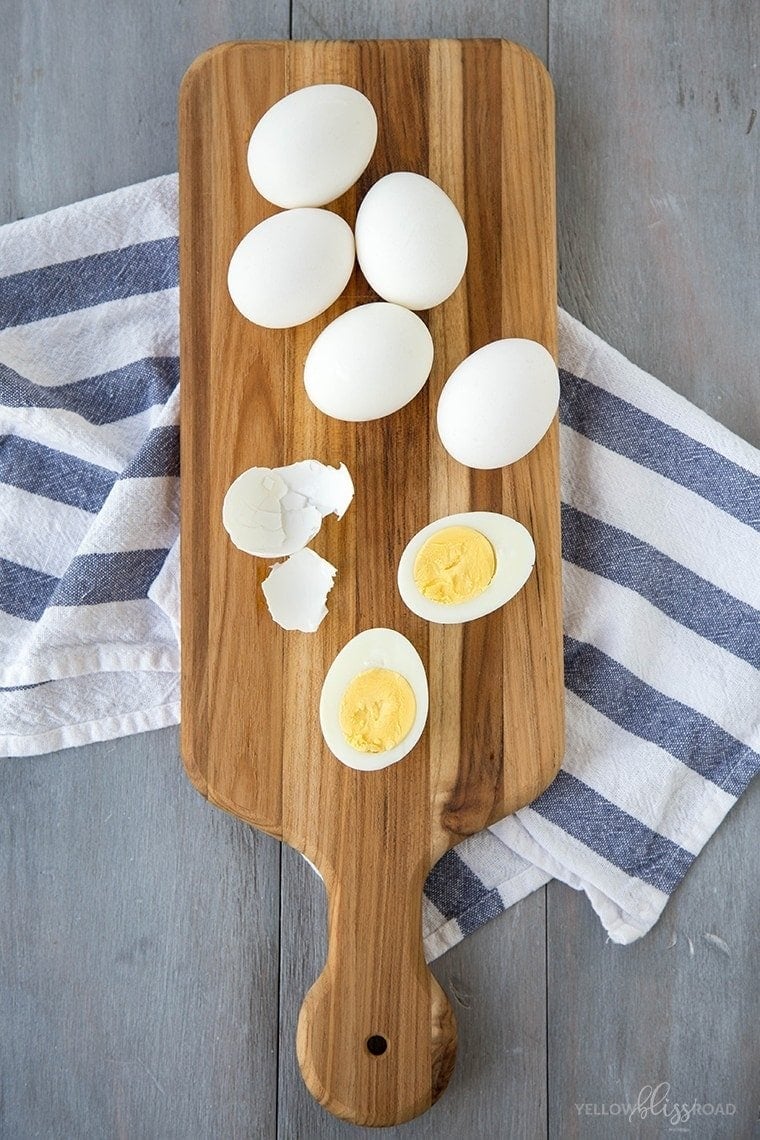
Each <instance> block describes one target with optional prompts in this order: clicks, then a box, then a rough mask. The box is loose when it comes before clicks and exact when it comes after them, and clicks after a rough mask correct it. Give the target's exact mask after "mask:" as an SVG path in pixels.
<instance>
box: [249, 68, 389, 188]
mask: <svg viewBox="0 0 760 1140" xmlns="http://www.w3.org/2000/svg"><path fill="white" fill-rule="evenodd" d="M376 142H377V115H376V114H375V110H374V108H373V106H372V104H371V103H370V101H369V99H367V98H366V96H364V95H362V93H361V91H357V90H356V89H355V88H353V87H346V86H345V85H344V84H342V83H317V84H314V85H313V86H311V87H301V88H299V90H297V91H292V92H291V93H290V94H289V95H286V96H285V98H284V99H280V100H279V102H277V103H275V104H274V106H272V107H270V108H269V110H268V111H267V112H266V114H265V115H264V116H263V117H262V118H261V119H259V121H258V123H257V124H256V127H255V128H254V131H253V134H252V135H251V141H250V143H249V145H248V170H249V172H250V175H251V180H252V182H253V184H254V186H255V187H256V189H257V190H258V191H259V193H260V194H262V195H263V196H264V197H265V198H266V199H267V200H268V201H269V202H274V204H275V205H276V206H284V207H285V208H286V209H292V208H293V207H294V206H324V205H326V203H327V202H332V200H333V199H334V198H337V197H338V196H339V195H340V194H343V193H344V192H345V191H346V190H348V189H349V187H350V186H353V184H354V182H356V180H357V178H358V177H359V176H360V175H361V174H362V172H363V171H364V169H365V167H366V166H367V163H368V162H369V160H370V159H371V158H372V154H373V152H374V149H375V143H376Z"/></svg>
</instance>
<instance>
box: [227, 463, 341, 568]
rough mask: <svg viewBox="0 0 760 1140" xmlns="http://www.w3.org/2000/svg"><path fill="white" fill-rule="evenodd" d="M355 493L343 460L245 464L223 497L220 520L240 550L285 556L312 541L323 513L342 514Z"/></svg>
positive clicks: (325, 514) (256, 554)
mask: <svg viewBox="0 0 760 1140" xmlns="http://www.w3.org/2000/svg"><path fill="white" fill-rule="evenodd" d="M353 496H354V485H353V482H352V480H351V476H350V474H349V473H348V470H347V469H346V467H345V466H344V465H343V464H341V465H340V467H338V468H336V467H328V466H327V465H326V464H324V463H320V462H319V461H318V460H316V459H305V460H302V461H301V462H299V463H291V464H290V465H289V466H287V467H273V468H269V467H249V468H248V470H247V471H243V473H242V474H241V475H238V477H237V479H235V480H234V482H233V483H231V484H230V486H229V488H228V490H227V493H226V495H225V496H224V503H223V505H222V522H223V524H224V528H225V530H226V531H227V533H228V534H229V536H230V538H231V539H232V541H233V543H234V544H235V546H237V547H238V549H239V550H242V551H243V552H244V553H246V554H252V555H253V556H254V557H259V558H268V557H269V558H271V557H275V558H284V557H286V556H287V555H289V554H294V553H295V552H296V551H297V550H300V549H301V548H302V547H304V546H306V544H307V543H308V542H311V540H312V539H313V538H314V537H315V535H316V534H317V533H318V532H319V529H320V527H321V526H322V520H323V518H324V517H326V516H327V515H329V514H335V515H337V516H338V518H342V516H343V514H344V513H345V512H346V510H347V509H348V505H349V503H350V502H351V500H352V499H353Z"/></svg>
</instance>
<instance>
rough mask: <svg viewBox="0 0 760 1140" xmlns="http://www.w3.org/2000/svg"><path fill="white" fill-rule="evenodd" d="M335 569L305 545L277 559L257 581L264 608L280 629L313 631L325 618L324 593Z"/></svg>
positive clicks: (331, 581)
mask: <svg viewBox="0 0 760 1140" xmlns="http://www.w3.org/2000/svg"><path fill="white" fill-rule="evenodd" d="M336 574H337V570H336V569H335V567H334V566H333V565H332V563H331V562H328V561H327V559H325V558H321V557H320V556H319V555H318V554H317V552H316V551H315V550H311V549H309V547H305V548H304V549H303V550H297V551H296V553H295V554H291V556H290V558H288V559H286V560H285V562H278V563H277V564H276V565H275V566H273V567H272V569H271V570H270V571H269V574H268V576H267V577H266V578H265V579H264V581H263V582H262V583H261V589H262V591H263V593H264V597H265V598H266V602H267V607H268V609H269V612H270V614H271V615H272V618H273V620H274V621H276V622H277V624H278V625H280V626H282V628H283V629H290V630H293V629H297V630H300V631H301V632H302V633H315V632H316V631H317V630H318V629H319V627H320V625H321V624H322V621H323V620H324V618H325V617H327V605H326V602H327V595H328V594H329V592H330V590H331V589H332V587H333V582H334V581H335V575H336Z"/></svg>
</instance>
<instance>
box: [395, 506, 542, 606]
mask: <svg viewBox="0 0 760 1140" xmlns="http://www.w3.org/2000/svg"><path fill="white" fill-rule="evenodd" d="M451 527H466V528H467V529H468V530H472V531H476V532H477V533H478V534H480V535H482V536H483V537H484V538H485V539H487V540H488V543H490V546H491V548H492V550H493V555H494V557H495V570H494V573H493V577H492V578H491V580H490V582H488V584H487V585H486V586H485V589H483V591H482V592H481V593H479V594H477V595H476V596H474V597H470V598H469V599H467V600H466V601H461V602H454V603H446V602H441V601H435V600H433V599H432V598H431V597H428V596H426V594H424V593H423V592H422V590H421V588H420V586H419V585H418V583H417V581H416V579H415V563H416V561H417V556H418V555H419V554H420V551H421V550H422V548H423V547H424V546H425V544H426V542H427V541H428V540H429V539H431V538H433V537H434V536H435V535H437V534H440V533H441V532H443V531H446V530H447V529H448V528H451ZM455 554H456V552H454V555H455ZM454 555H451V556H450V557H448V558H447V559H446V565H445V571H446V573H447V574H451V573H452V572H455V571H456V560H455V556H454ZM535 561H536V548H535V546H534V545H533V539H532V538H531V536H530V533H529V532H528V531H527V530H526V529H525V527H524V526H523V525H522V524H521V523H519V522H517V521H516V520H515V519H512V518H509V516H508V515H500V514H496V513H494V512H492V511H469V512H465V513H462V514H456V515H448V516H447V517H446V518H442V519H437V520H436V522H433V523H430V525H429V526H426V527H423V529H422V530H421V531H419V533H418V534H416V535H415V536H414V538H413V539H412V540H411V542H409V544H408V545H407V547H406V549H405V550H404V553H403V554H402V555H401V559H400V561H399V566H398V588H399V593H400V594H401V597H402V599H403V601H404V603H405V604H406V605H407V606H408V607H409V609H410V610H411V611H412V613H415V614H417V615H418V617H421V618H423V619H424V620H425V621H431V622H435V623H437V624H439V625H455V624H458V623H460V622H466V621H473V620H474V619H475V618H480V617H484V616H485V614H490V613H492V612H493V611H494V610H497V609H499V607H500V606H503V605H504V604H505V602H508V601H509V600H510V598H513V597H514V596H515V594H517V593H518V591H519V590H521V589H522V587H523V586H524V585H525V583H526V582H527V580H528V578H529V577H530V575H531V572H532V570H533V565H534V563H535Z"/></svg>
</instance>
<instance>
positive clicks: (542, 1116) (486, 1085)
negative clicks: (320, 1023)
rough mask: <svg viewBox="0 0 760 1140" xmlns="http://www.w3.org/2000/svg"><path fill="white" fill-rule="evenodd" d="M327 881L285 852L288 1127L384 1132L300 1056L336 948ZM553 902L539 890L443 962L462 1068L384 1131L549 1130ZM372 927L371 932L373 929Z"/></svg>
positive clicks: (324, 1133) (283, 1125)
mask: <svg viewBox="0 0 760 1140" xmlns="http://www.w3.org/2000/svg"><path fill="white" fill-rule="evenodd" d="M325 924H326V897H325V891H324V887H323V886H322V883H321V881H320V879H319V877H318V876H317V875H316V874H315V872H314V871H313V870H312V869H311V868H310V867H309V866H308V864H307V863H306V862H305V860H304V859H302V858H301V857H300V855H297V854H296V853H295V852H294V851H292V850H290V849H288V848H284V849H283V858H282V969H281V977H280V994H281V1017H280V1099H279V1135H280V1136H282V1137H287V1138H288V1140H290V1138H292V1137H304V1138H306V1137H308V1140H321V1138H323V1137H329V1138H333V1137H336V1138H338V1137H347V1138H348V1137H352V1136H356V1137H359V1136H363V1137H367V1138H368V1140H369V1138H370V1137H372V1136H376V1135H377V1130H375V1129H372V1128H355V1127H354V1126H352V1125H350V1124H345V1123H343V1122H342V1121H339V1120H336V1119H335V1118H334V1117H333V1116H331V1115H329V1114H328V1113H327V1112H325V1110H324V1109H322V1108H321V1107H320V1106H319V1105H318V1104H317V1102H316V1101H315V1100H313V1098H312V1097H311V1095H310V1094H309V1093H308V1092H307V1090H306V1087H305V1085H304V1084H303V1081H302V1080H301V1076H300V1073H299V1071H298V1064H297V1061H296V1057H295V1047H294V1044H295V1032H296V1021H297V1017H298V1010H299V1008H300V1005H301V1002H302V1000H303V998H304V996H305V994H306V992H307V990H308V989H309V987H310V986H311V984H312V982H313V981H314V980H315V979H316V978H317V976H318V975H319V973H320V971H321V969H322V965H323V963H324V960H325V954H326V936H325ZM544 931H545V906H544V891H543V890H541V891H536V892H535V893H534V894H532V895H531V896H529V898H527V899H525V900H524V901H523V902H522V903H519V904H518V905H517V906H515V907H513V908H512V909H511V910H510V911H509V912H508V913H507V914H505V915H503V916H502V917H500V918H498V919H496V920H495V921H494V922H491V923H489V924H488V925H487V926H485V927H483V928H482V929H481V930H479V931H477V932H476V933H475V934H473V935H471V936H470V937H469V938H467V939H466V940H465V942H463V943H460V944H459V945H458V946H456V947H454V949H453V950H449V951H448V953H446V954H444V955H443V956H442V957H441V958H440V959H438V961H437V962H435V963H433V973H434V974H435V975H436V977H437V978H438V981H439V982H440V983H441V985H442V986H443V987H444V989H445V990H446V992H447V994H448V995H449V1000H450V1001H451V1004H452V1006H453V1008H454V1013H455V1015H456V1018H457V1024H458V1027H459V1047H458V1056H457V1064H456V1068H455V1070H454V1076H453V1077H452V1079H451V1082H450V1084H449V1087H448V1089H447V1090H446V1092H445V1093H444V1094H443V1096H442V1097H441V1099H440V1100H439V1101H438V1102H437V1104H435V1105H434V1106H433V1107H432V1108H431V1109H430V1110H429V1111H428V1112H426V1113H425V1114H424V1115H423V1116H421V1117H418V1118H417V1119H416V1120H413V1121H411V1122H409V1123H408V1124H404V1125H401V1126H399V1127H397V1128H387V1129H383V1130H382V1134H383V1136H388V1137H399V1138H400V1140H401V1138H406V1137H409V1138H417V1137H420V1138H423V1137H424V1138H426V1140H441V1138H443V1137H467V1138H468V1140H469V1138H470V1137H471V1138H472V1140H492V1138H495V1137H500V1136H504V1137H516V1138H522V1137H525V1138H526V1140H532V1138H533V1137H538V1136H544V1135H545V1134H546V1098H545V1054H546V1009H545V995H546V985H545V949H546V947H545V941H544ZM368 936H370V935H368Z"/></svg>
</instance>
